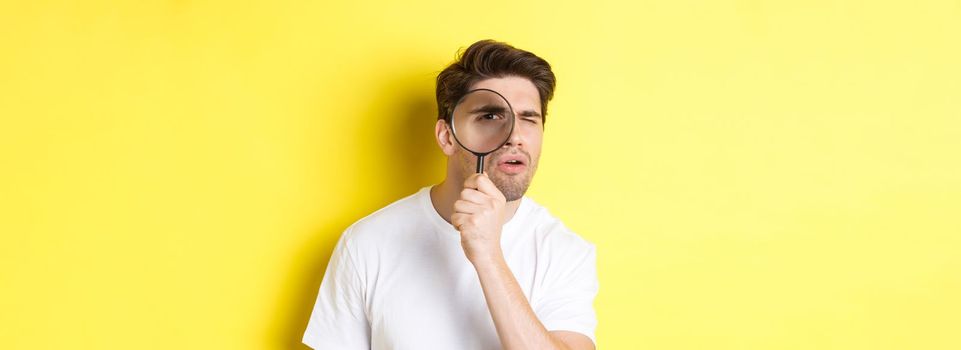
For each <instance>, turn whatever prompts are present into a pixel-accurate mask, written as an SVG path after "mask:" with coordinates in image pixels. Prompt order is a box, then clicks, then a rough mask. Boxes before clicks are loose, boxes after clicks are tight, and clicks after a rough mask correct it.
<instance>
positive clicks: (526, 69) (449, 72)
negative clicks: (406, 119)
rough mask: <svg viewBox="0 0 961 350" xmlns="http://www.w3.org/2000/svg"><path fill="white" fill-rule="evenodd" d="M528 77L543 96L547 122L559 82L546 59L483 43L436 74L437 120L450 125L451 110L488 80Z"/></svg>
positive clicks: (542, 102) (543, 107) (511, 47)
mask: <svg viewBox="0 0 961 350" xmlns="http://www.w3.org/2000/svg"><path fill="white" fill-rule="evenodd" d="M506 76H518V77H522V78H527V79H528V80H530V81H531V82H532V83H534V86H535V87H536V88H537V93H538V94H539V95H540V97H541V115H542V116H543V118H544V119H543V121H544V122H547V102H548V101H550V100H551V98H553V97H554V87H555V86H556V85H557V80H556V78H555V77H554V72H552V71H551V65H550V64H548V63H547V61H545V60H544V59H543V58H540V57H537V55H534V54H532V53H530V52H527V51H524V50H521V49H517V48H515V47H513V46H510V45H508V44H506V43H502V42H497V41H494V40H489V39H488V40H481V41H478V42H476V43H474V44H473V45H471V46H470V47H468V48H467V49H466V50H463V51H462V52H460V53H459V54H458V57H457V60H456V61H454V63H451V65H450V66H447V68H444V70H443V71H441V72H440V74H438V75H437V119H444V120H447V121H448V122H450V120H448V118H449V117H450V112H451V109H452V108H454V104H455V103H457V100H459V99H460V98H461V97H463V96H464V94H466V93H467V91H468V89H470V87H471V86H472V85H474V84H475V83H477V82H479V81H481V80H485V79H489V78H503V77H506Z"/></svg>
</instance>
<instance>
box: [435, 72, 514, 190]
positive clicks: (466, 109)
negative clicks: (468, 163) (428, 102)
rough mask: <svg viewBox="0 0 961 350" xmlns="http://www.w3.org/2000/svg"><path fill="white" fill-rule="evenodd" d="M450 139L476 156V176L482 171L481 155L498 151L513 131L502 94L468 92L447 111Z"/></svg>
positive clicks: (512, 120) (478, 91)
mask: <svg viewBox="0 0 961 350" xmlns="http://www.w3.org/2000/svg"><path fill="white" fill-rule="evenodd" d="M450 125H451V133H453V134H454V140H457V143H458V144H460V146H461V147H464V149H466V150H467V151H468V152H470V153H473V154H474V155H475V156H477V173H482V172H484V156H486V155H488V154H490V153H492V152H494V151H496V150H498V149H499V148H501V147H502V146H504V144H506V143H507V140H509V139H510V137H511V132H513V131H514V110H513V109H512V108H511V104H510V103H508V102H507V99H506V98H504V96H503V95H501V94H499V93H497V91H494V90H490V89H474V90H471V91H468V92H467V94H465V95H464V96H463V97H461V98H460V100H457V104H456V105H454V109H453V110H452V111H451V112H450Z"/></svg>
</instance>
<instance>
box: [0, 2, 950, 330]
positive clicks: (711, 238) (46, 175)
mask: <svg viewBox="0 0 961 350" xmlns="http://www.w3.org/2000/svg"><path fill="white" fill-rule="evenodd" d="M345 3H351V4H345ZM483 38H494V39H498V40H503V41H507V42H509V43H511V44H514V45H516V46H518V47H521V48H524V49H528V50H531V51H533V52H535V53H537V54H538V55H541V56H542V57H545V58H546V59H547V60H549V61H550V62H551V63H552V64H553V65H554V68H555V72H556V74H557V76H558V84H559V85H558V89H557V94H556V97H555V100H554V102H553V103H552V104H551V109H550V111H551V113H550V115H549V116H548V122H547V131H546V134H545V141H544V143H545V144H544V154H543V157H542V158H541V167H540V169H539V172H538V174H537V176H536V177H535V181H534V185H533V186H532V188H531V190H530V191H529V195H530V196H531V197H532V198H534V199H535V200H537V201H539V202H540V203H541V204H544V205H545V206H546V207H548V208H550V209H551V210H552V212H553V213H554V214H556V215H557V216H559V217H560V218H561V219H562V220H564V221H565V222H566V223H567V225H568V226H569V227H571V228H572V229H574V230H575V231H576V232H578V233H579V234H580V235H582V236H583V237H584V238H586V239H588V240H589V241H591V242H594V243H595V244H596V245H597V247H598V254H599V266H598V267H599V275H600V283H601V291H600V295H599V297H598V299H597V302H596V307H597V311H598V315H599V321H600V325H599V328H598V331H597V336H598V338H599V346H600V348H602V349H959V348H961V335H959V333H958V332H959V329H961V328H959V327H961V161H959V155H958V154H959V151H961V63H959V62H961V1H897V2H895V1H847V2H845V1H783V2H765V1H704V2H699V1H648V2H635V1H624V2H609V1H588V2H566V3H558V2H554V1H538V2H523V3H515V2H513V1H493V2H463V1H427V2H381V3H361V2H351V1H343V2H338V3H326V2H319V1H240V2H238V1H187V0H181V1H116V0H114V1H84V2H73V1H61V2H54V1H28V0H25V1H4V2H2V4H0V118H2V122H0V235H2V236H0V237H2V238H0V348H3V349H50V348H81V349H129V348H134V349H171V348H173V349H290V348H300V347H301V345H298V344H299V341H300V336H301V333H302V331H303V328H304V326H305V324H306V320H307V317H308V315H309V312H310V309H311V307H312V303H313V300H314V297H315V296H316V293H317V288H318V286H319V284H320V280H321V277H322V275H323V271H324V268H325V267H326V264H327V259H328V257H329V255H330V253H331V250H332V248H333V244H334V243H335V241H336V239H337V237H338V236H339V235H340V233H341V230H343V229H344V228H345V227H346V226H347V225H349V224H350V223H352V222H353V221H355V220H357V219H359V218H360V217H362V216H364V215H366V214H368V213H370V212H371V211H373V210H375V209H377V208H380V207H382V206H384V205H386V204H388V203H390V202H392V201H394V200H396V199H398V198H400V197H402V196H405V195H408V194H410V193H413V192H414V191H416V190H417V189H418V188H420V187H421V186H425V185H429V184H432V183H435V182H437V181H439V180H440V179H441V178H442V176H443V156H442V154H441V153H440V151H439V150H438V149H437V147H436V146H435V144H434V141H433V139H432V125H433V121H434V113H435V112H434V107H433V103H434V100H433V79H434V77H435V76H436V74H437V72H438V71H439V70H440V69H442V68H443V67H444V66H445V65H446V64H447V63H449V62H450V61H451V60H452V59H453V57H454V53H455V51H456V50H457V49H458V48H460V47H464V46H467V45H469V44H470V43H472V42H474V41H475V40H478V39H483Z"/></svg>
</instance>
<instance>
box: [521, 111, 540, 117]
mask: <svg viewBox="0 0 961 350" xmlns="http://www.w3.org/2000/svg"><path fill="white" fill-rule="evenodd" d="M517 115H518V116H521V117H540V116H541V114H540V113H537V111H535V110H526V111H523V112H520V113H518V114H517Z"/></svg>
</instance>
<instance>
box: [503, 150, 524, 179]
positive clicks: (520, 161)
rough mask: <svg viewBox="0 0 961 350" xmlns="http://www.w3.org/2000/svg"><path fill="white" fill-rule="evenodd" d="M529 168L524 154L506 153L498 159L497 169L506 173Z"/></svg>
mask: <svg viewBox="0 0 961 350" xmlns="http://www.w3.org/2000/svg"><path fill="white" fill-rule="evenodd" d="M526 168H527V162H525V159H524V156H523V155H520V154H516V155H513V154H512V155H505V156H502V157H500V158H499V159H498V161H497V169H498V170H500V171H502V172H504V173H506V174H519V173H521V172H523V171H524V169H526Z"/></svg>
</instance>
